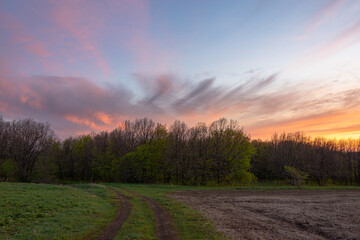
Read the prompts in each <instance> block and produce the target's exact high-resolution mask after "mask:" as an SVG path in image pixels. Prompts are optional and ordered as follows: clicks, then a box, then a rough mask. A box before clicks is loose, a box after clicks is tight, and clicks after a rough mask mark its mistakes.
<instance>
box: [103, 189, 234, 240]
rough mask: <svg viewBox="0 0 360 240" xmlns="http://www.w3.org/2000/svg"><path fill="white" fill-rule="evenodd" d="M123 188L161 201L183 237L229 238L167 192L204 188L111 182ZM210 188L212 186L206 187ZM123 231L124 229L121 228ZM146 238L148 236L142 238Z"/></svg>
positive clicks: (187, 238)
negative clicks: (167, 195)
mask: <svg viewBox="0 0 360 240" xmlns="http://www.w3.org/2000/svg"><path fill="white" fill-rule="evenodd" d="M110 185H111V186H115V187H120V188H121V189H125V190H129V191H132V192H134V193H136V194H138V195H143V196H147V197H150V198H153V199H155V200H157V201H159V202H160V204H161V205H162V206H164V207H165V208H166V209H167V210H168V211H169V213H170V215H171V216H172V218H173V220H174V224H175V226H174V227H175V229H176V230H177V231H178V233H179V235H180V238H181V239H186V240H196V239H209V240H210V239H228V238H226V237H225V236H224V235H223V234H221V233H218V232H216V231H215V228H214V225H213V223H212V222H210V220H208V219H206V218H205V217H204V216H203V215H202V214H201V213H199V212H198V211H196V210H194V209H192V208H190V207H188V206H186V205H185V204H183V203H181V202H179V201H175V200H173V199H171V198H169V197H166V194H168V193H170V192H173V191H177V190H191V189H204V188H198V187H185V186H167V185H145V184H110ZM205 189H210V188H205ZM121 231H122V230H121ZM142 239H146V238H142Z"/></svg>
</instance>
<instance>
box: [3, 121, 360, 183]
mask: <svg viewBox="0 0 360 240" xmlns="http://www.w3.org/2000/svg"><path fill="white" fill-rule="evenodd" d="M286 169H295V170H296V171H297V170H299V171H300V172H304V173H306V176H308V181H311V182H313V183H316V184H320V185H324V184H328V183H339V184H355V183H357V184H360V174H359V173H360V138H359V139H357V140H356V139H348V140H328V139H324V138H315V139H311V138H310V137H308V136H306V135H304V134H303V133H300V132H297V133H288V134H287V133H283V134H280V135H279V134H274V136H273V137H272V139H271V140H269V141H261V140H251V139H250V136H249V135H248V134H246V133H245V132H244V130H243V129H242V128H241V127H240V126H239V124H238V123H237V122H236V121H234V120H228V119H225V118H221V119H219V120H217V121H214V122H212V123H211V124H209V125H207V124H205V123H198V124H197V125H195V126H194V127H188V126H187V125H186V124H185V123H184V122H181V121H175V122H174V123H173V124H172V125H171V126H169V127H167V126H165V125H163V124H161V123H155V122H154V121H153V120H151V119H149V118H141V119H136V120H134V121H129V120H126V121H124V122H122V123H121V124H120V125H119V127H117V128H116V129H114V130H113V131H110V132H105V131H104V132H100V133H91V134H87V135H82V136H77V137H69V138H67V139H64V140H59V139H58V138H57V137H56V135H55V133H54V132H53V131H52V130H51V129H50V126H49V124H47V123H39V122H36V121H34V120H32V119H20V120H14V121H5V120H3V119H2V118H1V117H0V181H24V182H26V181H39V182H59V181H88V182H127V183H164V184H182V185H218V184H219V185H231V184H239V183H251V182H256V181H257V180H261V181H264V180H286V179H287V178H288V175H287V171H286Z"/></svg>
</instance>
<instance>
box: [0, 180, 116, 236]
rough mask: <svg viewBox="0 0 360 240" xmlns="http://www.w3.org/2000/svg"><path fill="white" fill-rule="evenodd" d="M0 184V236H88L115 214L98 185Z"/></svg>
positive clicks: (101, 187)
mask: <svg viewBox="0 0 360 240" xmlns="http://www.w3.org/2000/svg"><path fill="white" fill-rule="evenodd" d="M76 187H78V188H74V187H70V186H56V185H45V184H31V183H0V239H89V238H91V236H94V234H95V233H99V232H100V231H102V229H103V228H104V227H105V226H106V225H107V224H108V223H109V222H110V221H111V219H112V218H113V217H114V213H115V210H116V206H114V205H113V204H111V201H110V198H111V197H113V196H114V195H113V193H112V192H111V191H109V190H108V189H107V188H105V187H103V186H98V185H89V184H87V185H77V186H76Z"/></svg>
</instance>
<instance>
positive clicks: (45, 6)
mask: <svg viewBox="0 0 360 240" xmlns="http://www.w3.org/2000/svg"><path fill="white" fill-rule="evenodd" d="M0 115H2V117H3V118H4V119H6V120H13V119H19V118H28V117H30V118H33V119H34V120H36V121H41V122H49V123H50V124H51V128H52V129H53V130H54V131H55V132H56V133H57V135H58V136H59V137H60V138H65V137H68V136H75V135H79V134H85V133H89V132H92V131H94V132H99V131H104V130H105V131H106V130H107V131H109V130H112V129H114V128H116V127H117V126H119V124H120V123H121V122H122V121H124V120H126V119H130V120H134V119H136V118H141V117H149V118H152V119H153V120H154V121H157V122H161V123H164V124H167V125H168V126H170V125H171V124H172V123H173V122H174V120H176V119H178V120H182V121H185V122H186V123H187V124H188V125H189V126H190V127H191V126H194V125H195V124H196V123H197V122H205V123H211V122H212V121H214V120H217V119H219V118H221V117H226V118H231V119H234V120H237V121H238V122H239V124H240V125H241V126H243V127H244V129H245V131H246V132H247V133H249V134H250V136H251V137H252V138H261V139H264V140H265V139H269V138H271V136H272V135H273V134H274V133H275V132H277V133H281V132H284V131H285V132H295V131H302V132H304V133H306V134H308V135H311V136H314V137H317V136H320V137H326V138H335V137H336V138H348V137H352V138H356V137H360V0H249V1H245V0H242V1H239V0H223V1H218V0H196V1H194V0H181V1H174V0H152V1H147V0H104V1H98V0H61V1H58V0H46V1H45V0H0Z"/></svg>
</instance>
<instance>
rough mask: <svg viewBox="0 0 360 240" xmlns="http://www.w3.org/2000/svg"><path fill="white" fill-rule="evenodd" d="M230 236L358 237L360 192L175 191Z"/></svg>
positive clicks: (273, 237) (253, 237) (283, 237)
mask: <svg viewBox="0 0 360 240" xmlns="http://www.w3.org/2000/svg"><path fill="white" fill-rule="evenodd" d="M170 196H171V197H173V198H175V199H178V200H180V201H183V202H184V203H186V204H188V205H189V206H191V207H193V208H194V209H197V210H199V211H200V212H202V213H203V214H204V215H205V216H207V217H208V218H210V219H211V220H212V221H213V222H215V225H216V226H215V227H216V229H217V230H218V231H220V232H223V233H224V234H226V235H228V236H230V237H232V238H233V239H273V240H275V239H276V240H277V239H309V240H310V239H360V190H316V191H315V190H311V191H305V190H299V191H297V190H291V191H290V190H289V191H284V190H280V191H179V192H174V193H172V194H171V195H170Z"/></svg>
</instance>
